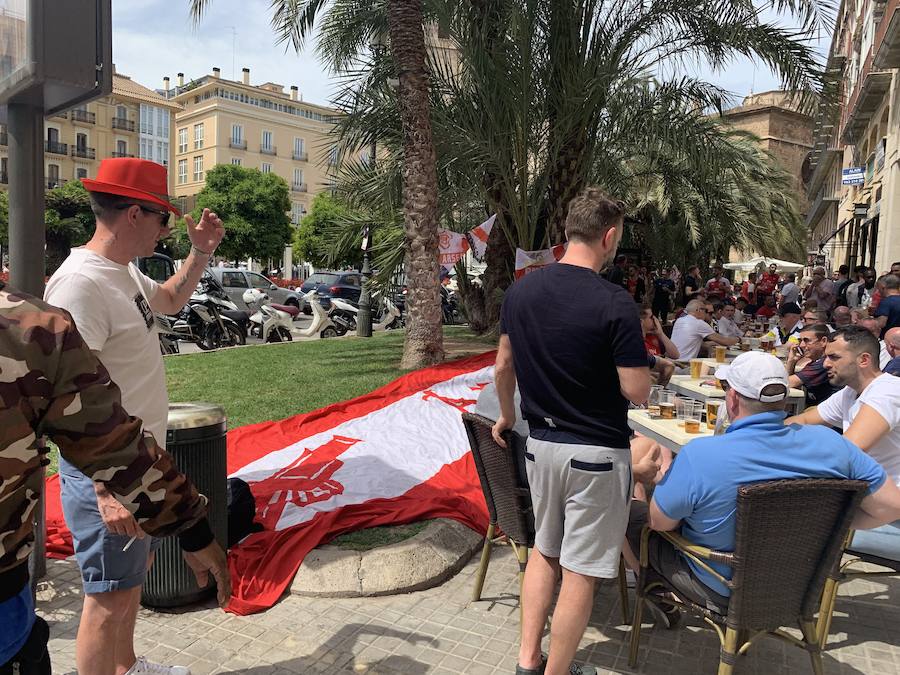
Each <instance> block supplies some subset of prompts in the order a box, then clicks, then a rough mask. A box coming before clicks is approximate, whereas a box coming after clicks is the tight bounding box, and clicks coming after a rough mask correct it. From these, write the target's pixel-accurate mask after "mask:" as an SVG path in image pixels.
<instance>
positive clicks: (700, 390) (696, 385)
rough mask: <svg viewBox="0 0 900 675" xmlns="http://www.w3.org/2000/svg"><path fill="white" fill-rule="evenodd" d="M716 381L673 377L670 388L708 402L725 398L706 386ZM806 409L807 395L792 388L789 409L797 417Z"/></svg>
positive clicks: (716, 389)
mask: <svg viewBox="0 0 900 675" xmlns="http://www.w3.org/2000/svg"><path fill="white" fill-rule="evenodd" d="M712 379H714V378H713V375H711V374H710V375H709V376H707V377H704V378H701V379H699V380H695V379H692V378H691V376H690V375H673V376H672V379H671V380H669V384H668V388H669V389H670V390H672V391H674V392H675V393H676V394H679V395H680V396H686V397H688V398H693V399H696V400H698V401H703V402H706V401H708V400H710V399H718V398H725V392H724V391H723V390H722V389H719V388H718V387H716V386H715V385H709V384H704V382H709V381H710V380H712ZM805 407H806V394H804V393H803V390H802V389H794V388H791V390H790V393H788V408H789V410H790V412H791V414H794V415H796V414H797V413H799V412H800V411H802V410H803V409H804V408H805Z"/></svg>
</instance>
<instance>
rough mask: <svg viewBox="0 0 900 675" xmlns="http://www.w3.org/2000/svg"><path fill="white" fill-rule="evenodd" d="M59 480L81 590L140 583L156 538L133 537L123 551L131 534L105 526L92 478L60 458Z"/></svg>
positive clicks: (100, 590) (115, 588) (105, 590)
mask: <svg viewBox="0 0 900 675" xmlns="http://www.w3.org/2000/svg"><path fill="white" fill-rule="evenodd" d="M59 480H60V487H61V490H60V492H61V499H62V508H63V516H65V519H66V525H67V526H68V528H69V531H70V532H71V533H72V542H73V544H74V545H75V558H76V560H78V567H79V569H80V570H81V579H82V582H83V583H84V592H85V593H87V594H91V593H109V592H110V591H122V590H127V589H129V588H135V587H138V586H142V585H143V583H144V579H145V578H146V576H147V560H148V558H149V556H150V553H151V551H155V550H156V549H157V548H159V544H160V541H159V540H156V539H153V538H152V537H144V538H143V539H135V541H134V543H133V544H132V545H131V546H130V547H129V548H128V550H127V551H122V549H123V548H125V545H126V544H127V543H128V541H129V540H130V539H131V537H128V536H125V535H121V534H113V533H111V532H110V531H109V530H108V529H107V528H106V525H105V524H104V523H103V519H102V518H101V517H100V510H99V509H98V508H97V494H96V492H94V482H93V481H92V480H91V479H90V478H88V477H87V476H85V475H84V474H83V473H81V472H80V471H78V469H76V468H75V467H73V466H72V465H70V464H68V463H67V462H65V460H63V459H60V466H59Z"/></svg>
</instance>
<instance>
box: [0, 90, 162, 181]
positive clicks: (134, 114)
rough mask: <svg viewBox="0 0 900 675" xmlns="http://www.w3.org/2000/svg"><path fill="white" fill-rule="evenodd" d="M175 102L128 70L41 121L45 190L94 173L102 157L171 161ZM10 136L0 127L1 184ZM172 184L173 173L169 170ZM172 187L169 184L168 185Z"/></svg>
mask: <svg viewBox="0 0 900 675" xmlns="http://www.w3.org/2000/svg"><path fill="white" fill-rule="evenodd" d="M178 108H179V105H178V104H177V103H175V102H172V101H167V100H166V99H165V98H164V97H162V96H160V95H159V94H157V93H156V92H154V91H153V90H151V89H148V88H147V87H144V86H143V85H140V84H138V83H137V82H135V81H134V80H132V79H131V78H129V77H128V76H127V75H122V74H118V73H117V74H114V75H113V89H112V93H111V94H110V95H109V96H105V97H103V98H101V99H98V100H96V101H92V102H90V103H87V104H85V105H81V106H78V107H76V108H72V109H71V110H68V111H66V112H64V113H61V114H59V115H56V116H54V117H48V118H47V119H46V120H45V122H44V129H45V130H44V135H45V140H44V167H45V171H44V175H45V178H46V184H47V188H48V189H52V188H55V187H59V186H60V185H63V184H64V183H66V182H68V181H70V180H74V179H79V178H93V177H95V176H96V174H97V167H98V165H99V164H100V160H102V159H104V158H107V157H141V158H143V159H150V160H152V161H154V162H158V163H160V164H164V165H168V164H169V153H170V144H171V134H172V117H173V114H174V112H175V111H176V110H177V109H178ZM8 158H9V152H8V139H7V132H6V129H5V128H3V129H0V184H2V185H3V186H4V187H5V185H6V184H7V183H8ZM169 179H170V185H171V184H172V175H171V172H170V174H169ZM170 192H171V189H170Z"/></svg>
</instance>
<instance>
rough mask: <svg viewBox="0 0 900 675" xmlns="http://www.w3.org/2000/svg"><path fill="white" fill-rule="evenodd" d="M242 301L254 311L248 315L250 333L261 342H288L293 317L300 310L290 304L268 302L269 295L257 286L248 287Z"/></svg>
mask: <svg viewBox="0 0 900 675" xmlns="http://www.w3.org/2000/svg"><path fill="white" fill-rule="evenodd" d="M242 299H243V301H244V303H245V304H246V305H247V306H248V307H250V308H251V309H256V313H254V314H252V315H251V316H250V335H253V336H255V337H258V338H259V339H261V340H262V341H263V342H290V341H291V340H293V336H292V335H291V329H292V328H293V326H294V317H295V316H296V315H297V314H298V313H299V312H300V310H299V309H298V308H296V307H294V306H292V305H279V304H275V303H272V302H269V296H268V295H267V294H266V293H264V292H263V291H261V290H260V289H258V288H248V289H247V290H246V291H244V294H243V296H242Z"/></svg>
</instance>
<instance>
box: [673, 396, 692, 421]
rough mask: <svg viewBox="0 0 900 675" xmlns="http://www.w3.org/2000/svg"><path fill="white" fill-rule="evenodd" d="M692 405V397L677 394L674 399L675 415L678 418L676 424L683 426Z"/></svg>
mask: <svg viewBox="0 0 900 675" xmlns="http://www.w3.org/2000/svg"><path fill="white" fill-rule="evenodd" d="M693 405H694V401H693V399H690V398H684V397H683V396H679V397H677V398H676V399H675V417H676V419H677V420H678V426H680V427H683V426H684V421H685V420H686V419H687V418H688V416H689V415H690V411H691V410H692V409H693Z"/></svg>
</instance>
